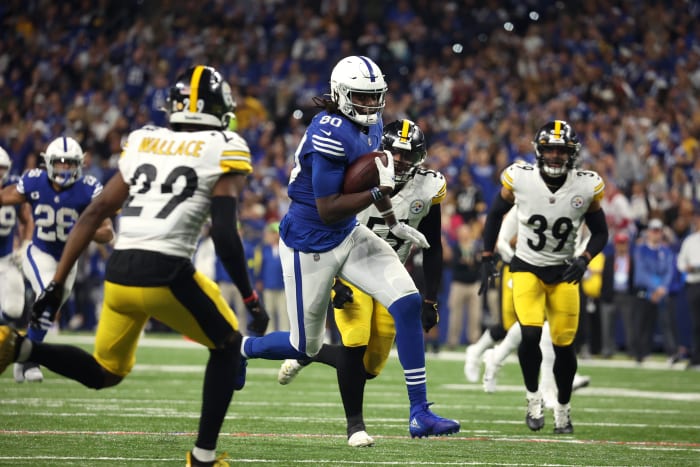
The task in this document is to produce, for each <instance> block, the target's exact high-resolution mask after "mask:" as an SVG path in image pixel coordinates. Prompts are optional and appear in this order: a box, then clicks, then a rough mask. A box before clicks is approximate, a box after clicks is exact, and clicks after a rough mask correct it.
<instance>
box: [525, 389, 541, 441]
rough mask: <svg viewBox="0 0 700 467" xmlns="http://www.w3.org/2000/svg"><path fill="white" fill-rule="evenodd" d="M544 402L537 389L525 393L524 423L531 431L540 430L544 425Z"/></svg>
mask: <svg viewBox="0 0 700 467" xmlns="http://www.w3.org/2000/svg"><path fill="white" fill-rule="evenodd" d="M543 408H544V403H543V401H542V394H540V392H539V391H537V392H529V391H528V393H527V415H525V423H526V424H527V427H528V428H529V429H531V430H532V431H537V430H541V429H542V427H543V426H544V414H543V413H542V410H543Z"/></svg>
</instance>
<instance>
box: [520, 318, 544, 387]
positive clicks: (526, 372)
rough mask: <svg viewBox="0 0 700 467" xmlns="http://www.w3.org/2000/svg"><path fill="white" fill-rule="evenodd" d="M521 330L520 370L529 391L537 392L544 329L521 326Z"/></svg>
mask: <svg viewBox="0 0 700 467" xmlns="http://www.w3.org/2000/svg"><path fill="white" fill-rule="evenodd" d="M521 329H522V334H523V340H522V341H521V342H520V346H519V347H518V359H519V360H520V370H521V371H522V373H523V380H524V381H525V387H526V388H527V390H528V391H530V392H536V391H537V389H538V387H539V376H540V365H541V364H542V351H541V350H540V337H541V336H542V328H540V327H537V326H521Z"/></svg>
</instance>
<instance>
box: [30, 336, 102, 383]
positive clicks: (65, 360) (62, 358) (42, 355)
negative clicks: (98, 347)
mask: <svg viewBox="0 0 700 467" xmlns="http://www.w3.org/2000/svg"><path fill="white" fill-rule="evenodd" d="M25 339H26V338H25ZM18 344H19V341H18ZM27 361H31V362H35V363H38V364H39V365H43V366H45V367H46V368H48V369H49V370H51V371H53V372H54V373H58V374H59V375H63V376H65V377H67V378H70V379H73V380H75V381H77V382H79V383H81V384H83V385H85V386H87V387H89V388H92V389H100V388H103V387H105V375H106V372H105V370H104V368H102V366H100V364H99V363H97V360H95V357H93V356H92V355H90V354H89V353H87V352H86V351H84V350H83V349H81V348H79V347H74V346H72V345H59V344H45V343H43V342H32V351H31V353H30V354H29V359H28V360H27Z"/></svg>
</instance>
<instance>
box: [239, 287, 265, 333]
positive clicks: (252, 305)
mask: <svg viewBox="0 0 700 467" xmlns="http://www.w3.org/2000/svg"><path fill="white" fill-rule="evenodd" d="M243 303H245V307H246V308H247V309H248V314H249V318H250V319H249V320H248V326H247V329H248V332H249V333H250V334H251V335H253V336H263V335H265V331H266V330H267V324H268V323H269V322H270V317H269V316H268V314H267V311H265V307H263V306H262V303H260V299H259V298H258V294H257V293H256V292H255V291H253V294H252V295H251V296H250V297H248V298H246V299H245V300H243Z"/></svg>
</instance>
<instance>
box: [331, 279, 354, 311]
mask: <svg viewBox="0 0 700 467" xmlns="http://www.w3.org/2000/svg"><path fill="white" fill-rule="evenodd" d="M333 292H335V295H334V296H333V308H338V309H342V308H343V307H344V306H345V304H346V303H352V301H353V300H354V298H355V297H354V296H353V293H352V289H351V288H350V287H348V286H347V285H345V284H343V283H342V282H341V281H340V279H336V280H335V284H333Z"/></svg>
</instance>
